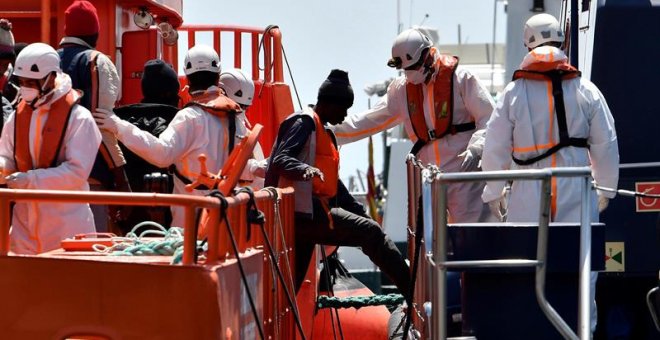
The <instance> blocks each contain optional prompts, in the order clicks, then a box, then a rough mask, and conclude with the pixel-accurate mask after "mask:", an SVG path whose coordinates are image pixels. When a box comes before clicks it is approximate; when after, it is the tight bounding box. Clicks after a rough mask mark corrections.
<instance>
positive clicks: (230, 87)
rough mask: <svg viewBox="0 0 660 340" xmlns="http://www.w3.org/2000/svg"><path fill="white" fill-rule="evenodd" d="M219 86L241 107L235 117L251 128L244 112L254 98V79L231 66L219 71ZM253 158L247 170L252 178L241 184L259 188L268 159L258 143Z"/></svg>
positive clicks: (261, 186)
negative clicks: (253, 160) (251, 174)
mask: <svg viewBox="0 0 660 340" xmlns="http://www.w3.org/2000/svg"><path fill="white" fill-rule="evenodd" d="M219 86H220V88H221V89H223V90H224V91H225V93H226V94H227V97H229V98H230V99H231V100H233V101H235V102H236V103H237V104H238V105H239V106H240V107H241V109H242V112H241V113H240V114H238V116H236V119H237V120H239V121H240V122H241V123H243V124H245V125H246V127H247V128H248V129H251V128H252V124H250V121H249V120H248V119H247V116H246V112H247V110H248V108H249V107H250V106H251V105H252V99H253V98H254V81H252V79H251V78H250V76H248V75H247V74H246V73H245V72H243V71H242V70H241V69H238V68H232V69H229V70H225V71H222V72H221V73H220V84H219ZM254 159H255V160H257V161H258V162H251V163H250V166H251V168H250V169H249V172H250V173H253V174H254V179H253V180H252V182H251V183H245V182H243V183H241V184H247V185H250V186H251V187H252V188H253V189H261V188H263V187H264V177H265V176H266V168H267V167H268V160H266V159H265V157H264V151H263V149H262V148H261V144H259V143H257V145H256V146H255V147H254Z"/></svg>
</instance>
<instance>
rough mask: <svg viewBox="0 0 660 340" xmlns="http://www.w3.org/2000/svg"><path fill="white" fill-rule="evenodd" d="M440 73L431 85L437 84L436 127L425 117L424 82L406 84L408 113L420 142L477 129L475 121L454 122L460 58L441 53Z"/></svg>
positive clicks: (435, 98)
mask: <svg viewBox="0 0 660 340" xmlns="http://www.w3.org/2000/svg"><path fill="white" fill-rule="evenodd" d="M437 66H438V73H437V74H436V76H435V79H434V80H433V83H432V84H430V85H432V86H433V110H434V113H435V126H434V127H433V129H430V130H429V129H428V128H427V125H426V120H425V119H424V93H423V86H422V84H411V83H407V84H406V95H407V98H408V115H409V117H410V123H411V125H412V128H413V131H414V132H415V135H416V136H417V138H418V140H419V141H422V142H429V141H432V140H436V139H439V138H442V137H444V136H445V135H447V134H450V133H451V134H452V135H453V134H456V133H458V132H464V131H471V130H474V129H475V128H476V126H475V124H474V122H470V123H466V124H458V125H454V124H452V121H453V116H454V93H453V92H454V91H453V89H454V73H455V72H456V68H457V67H458V58H457V57H453V56H448V55H440V57H439V60H438V61H437Z"/></svg>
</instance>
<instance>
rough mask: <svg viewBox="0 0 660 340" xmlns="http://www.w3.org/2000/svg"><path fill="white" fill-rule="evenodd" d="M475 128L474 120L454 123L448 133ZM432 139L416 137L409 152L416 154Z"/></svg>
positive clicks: (453, 133)
mask: <svg viewBox="0 0 660 340" xmlns="http://www.w3.org/2000/svg"><path fill="white" fill-rule="evenodd" d="M476 128H477V124H476V123H475V122H469V123H463V124H455V125H452V126H451V128H450V130H449V133H451V134H452V135H455V134H457V133H460V132H468V131H472V130H475V129H476ZM434 140H435V139H430V140H424V139H421V138H420V139H417V141H416V142H415V144H414V145H413V147H412V149H410V153H412V154H413V155H415V156H417V153H418V152H419V150H421V149H422V148H423V147H424V145H426V144H428V143H429V142H431V141H434Z"/></svg>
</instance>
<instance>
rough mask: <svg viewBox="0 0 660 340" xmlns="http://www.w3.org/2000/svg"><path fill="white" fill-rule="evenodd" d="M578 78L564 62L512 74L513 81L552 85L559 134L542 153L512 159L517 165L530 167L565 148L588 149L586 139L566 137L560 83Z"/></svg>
mask: <svg viewBox="0 0 660 340" xmlns="http://www.w3.org/2000/svg"><path fill="white" fill-rule="evenodd" d="M579 76H580V71H578V70H577V69H576V68H575V67H573V66H572V65H570V64H569V63H568V62H566V61H565V60H560V61H555V62H535V63H532V64H530V65H528V66H527V67H525V68H524V69H521V70H517V71H516V72H514V73H513V80H516V79H520V78H523V79H531V80H545V81H550V82H551V83H552V97H553V100H554V102H555V105H554V107H555V115H556V116H557V127H558V132H559V143H557V144H555V145H553V146H552V147H551V148H549V149H547V150H546V151H545V152H544V153H542V154H540V155H538V156H536V157H532V158H530V159H525V160H522V159H518V158H516V157H513V155H512V158H513V161H514V162H515V163H516V164H518V165H531V164H534V163H536V162H538V161H540V160H542V159H544V158H547V157H549V156H550V155H552V154H554V153H556V152H557V151H559V150H561V149H562V148H565V147H567V146H572V147H578V148H589V145H588V144H587V139H586V138H575V137H570V136H569V135H568V124H567V123H566V106H565V105H564V92H563V90H562V81H564V80H567V79H573V78H577V77H579Z"/></svg>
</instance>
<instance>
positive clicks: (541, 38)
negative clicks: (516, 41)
mask: <svg viewBox="0 0 660 340" xmlns="http://www.w3.org/2000/svg"><path fill="white" fill-rule="evenodd" d="M523 35H524V38H523V39H524V40H523V42H524V43H525V46H526V47H527V48H531V49H534V48H536V47H538V46H539V45H541V44H545V43H548V42H558V43H562V42H564V33H563V32H562V30H561V26H560V25H559V21H557V19H556V18H555V17H553V16H552V15H550V14H547V13H541V14H537V15H535V16H533V17H531V18H529V20H527V22H526V23H525V30H524V32H523Z"/></svg>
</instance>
